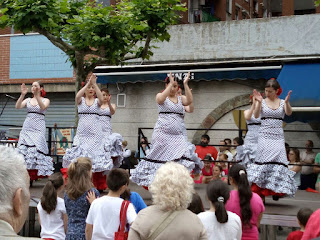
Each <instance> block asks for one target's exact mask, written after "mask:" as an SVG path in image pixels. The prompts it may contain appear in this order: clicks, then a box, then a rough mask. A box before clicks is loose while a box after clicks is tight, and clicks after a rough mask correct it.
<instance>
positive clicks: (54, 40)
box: [35, 28, 75, 53]
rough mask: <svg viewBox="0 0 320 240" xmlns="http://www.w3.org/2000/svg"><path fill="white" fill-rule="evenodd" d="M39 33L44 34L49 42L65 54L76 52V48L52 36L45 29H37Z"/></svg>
mask: <svg viewBox="0 0 320 240" xmlns="http://www.w3.org/2000/svg"><path fill="white" fill-rule="evenodd" d="M35 30H36V31H37V32H38V33H40V34H42V35H43V36H45V37H46V38H48V39H49V41H50V42H51V43H52V44H53V45H55V46H56V47H58V48H60V49H61V50H62V51H64V52H65V53H66V52H67V51H69V50H72V51H75V48H74V47H73V46H71V45H70V44H68V43H66V42H64V41H63V40H62V39H61V38H58V37H56V36H54V35H52V34H51V33H50V32H48V31H47V30H44V29H40V28H37V29H35Z"/></svg>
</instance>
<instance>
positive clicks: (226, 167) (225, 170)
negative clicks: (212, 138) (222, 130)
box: [218, 153, 229, 177]
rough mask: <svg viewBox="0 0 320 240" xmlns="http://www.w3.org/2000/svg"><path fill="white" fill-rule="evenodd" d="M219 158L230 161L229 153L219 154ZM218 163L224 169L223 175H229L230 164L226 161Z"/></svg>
mask: <svg viewBox="0 0 320 240" xmlns="http://www.w3.org/2000/svg"><path fill="white" fill-rule="evenodd" d="M218 160H219V161H225V162H226V161H228V156H227V154H224V153H221V154H219V157H218ZM218 165H219V166H221V167H222V171H223V172H222V176H223V177H224V176H228V171H229V168H228V164H227V163H224V162H219V163H218Z"/></svg>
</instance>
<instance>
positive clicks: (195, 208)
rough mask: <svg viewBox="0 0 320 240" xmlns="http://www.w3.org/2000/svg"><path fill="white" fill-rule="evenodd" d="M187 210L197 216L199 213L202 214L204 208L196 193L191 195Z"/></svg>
mask: <svg viewBox="0 0 320 240" xmlns="http://www.w3.org/2000/svg"><path fill="white" fill-rule="evenodd" d="M188 210H190V211H191V212H193V213H194V214H199V213H201V212H204V207H203V203H202V200H201V197H200V196H199V194H198V193H197V192H194V193H193V194H192V201H191V203H190V204H189V207H188Z"/></svg>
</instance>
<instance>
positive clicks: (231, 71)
mask: <svg viewBox="0 0 320 240" xmlns="http://www.w3.org/2000/svg"><path fill="white" fill-rule="evenodd" d="M243 69H245V70H243ZM136 71H137V72H135V71H131V72H107V73H102V72H96V75H97V76H98V80H97V82H98V83H103V84H108V83H126V82H132V83H135V82H156V81H164V79H165V78H166V77H167V73H168V72H169V71H148V72H147V71H146V72H143V71H140V70H136ZM190 71H191V73H192V76H191V80H192V81H200V80H205V81H211V80H235V79H240V80H247V79H270V78H272V77H274V78H277V77H278V75H279V73H280V71H281V69H280V67H279V66H267V67H251V68H228V69H227V68H226V69H223V68H222V69H219V68H216V69H212V68H211V69H194V71H193V70H192V69H191V70H190ZM172 72H173V73H174V74H175V75H176V76H177V77H178V79H180V80H182V79H183V76H184V75H185V74H187V71H185V70H177V71H175V70H172Z"/></svg>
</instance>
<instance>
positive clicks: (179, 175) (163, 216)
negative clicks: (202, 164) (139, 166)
mask: <svg viewBox="0 0 320 240" xmlns="http://www.w3.org/2000/svg"><path fill="white" fill-rule="evenodd" d="M193 185H194V183H193V180H192V178H191V177H190V174H189V171H188V170H187V169H186V168H185V167H184V166H182V165H180V164H178V163H174V162H168V163H166V164H164V165H163V166H161V167H160V168H159V169H158V170H157V172H156V175H155V178H154V180H153V182H152V183H151V185H150V187H149V190H150V192H151V194H152V199H153V204H154V205H152V206H149V207H147V208H145V209H143V210H141V211H140V212H139V214H138V216H137V218H136V220H135V221H134V222H133V224H132V225H131V228H130V231H129V238H128V239H129V240H139V239H148V237H150V236H152V237H154V238H155V239H177V236H179V239H184V240H189V239H190V240H191V239H192V240H196V239H207V236H206V232H205V229H204V227H203V225H202V223H201V221H200V219H199V218H198V217H197V215H195V214H194V213H192V212H190V211H189V210H188V209H187V207H188V206H189V204H190V203H191V201H192V194H193V191H194V190H193ZM171 214H173V215H171ZM168 219H169V220H170V222H169V220H168ZM162 222H165V225H166V226H164V225H162V227H163V231H159V232H158V236H156V235H154V234H155V233H156V232H157V231H153V232H151V229H153V230H156V229H157V228H158V226H160V224H161V223H162ZM186 226H187V227H186Z"/></svg>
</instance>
